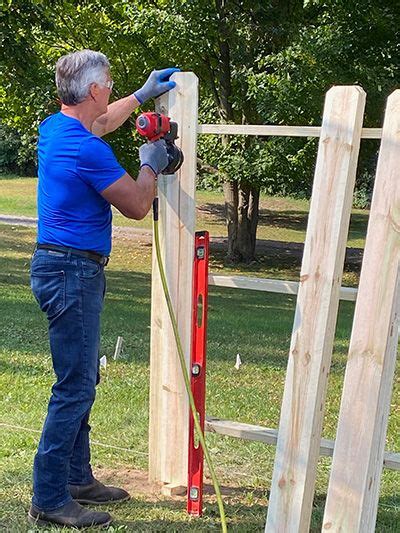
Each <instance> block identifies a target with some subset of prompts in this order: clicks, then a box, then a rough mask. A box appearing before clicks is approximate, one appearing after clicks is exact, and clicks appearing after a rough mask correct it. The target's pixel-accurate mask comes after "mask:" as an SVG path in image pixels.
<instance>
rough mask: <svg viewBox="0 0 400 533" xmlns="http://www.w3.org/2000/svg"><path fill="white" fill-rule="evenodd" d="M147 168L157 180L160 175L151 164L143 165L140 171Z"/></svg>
mask: <svg viewBox="0 0 400 533" xmlns="http://www.w3.org/2000/svg"><path fill="white" fill-rule="evenodd" d="M145 167H146V168H148V169H149V170H151V172H152V174H153V175H154V179H157V176H158V174H157V172H156V171H155V170H154V168H153V167H152V166H151V165H150V164H149V163H143V165H140V170H142V168H145Z"/></svg>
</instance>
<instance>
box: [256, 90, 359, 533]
mask: <svg viewBox="0 0 400 533" xmlns="http://www.w3.org/2000/svg"><path fill="white" fill-rule="evenodd" d="M364 106H365V93H364V91H363V90H362V89H361V88H360V87H356V86H348V87H333V88H332V89H330V90H329V91H328V93H327V95H326V99H325V108H324V115H323V121H322V129H321V135H320V139H319V149H318V156H317V163H316V170H315V177H314V183H313V190H312V197H311V205H310V214H309V220H308V227H307V234H306V241H305V246H304V253H303V260H302V267H301V274H300V285H299V292H298V297H297V305H296V312H295V318H294V325H293V332H292V339H291V344H290V351H289V359H288V367H287V373H286V380H285V388H284V394H283V402H282V407H281V417H280V424H279V432H278V441H277V448H276V455H275V464H274V470H273V477H272V484H271V497H270V501H269V507H268V515H267V522H266V527H265V530H266V531H267V532H285V533H286V532H293V533H301V532H306V531H307V532H308V531H309V526H310V519H311V510H312V501H313V495H314V488H315V477H316V467H317V461H318V457H319V448H320V443H321V432H322V421H323V414H324V403H325V395H326V387H327V375H328V372H329V367H330V362H331V357H332V347H333V340H334V332H335V325H336V318H337V310H338V303H339V293H340V286H341V279H342V273H343V266H344V258H345V249H346V240H347V233H348V228H349V221H350V212H351V205H352V197H353V189H354V182H355V174H356V167H357V159H358V152H359V145H360V137H361V128H362V122H363V113H364Z"/></svg>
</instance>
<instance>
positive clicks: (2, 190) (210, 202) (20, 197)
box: [0, 175, 368, 248]
mask: <svg viewBox="0 0 400 533" xmlns="http://www.w3.org/2000/svg"><path fill="white" fill-rule="evenodd" d="M36 185H37V180H36V179H35V178H16V177H15V176H12V175H3V176H2V178H1V179H0V214H9V215H24V216H32V217H33V216H36ZM308 209H309V202H308V201H307V200H297V199H293V198H279V197H271V196H266V195H262V196H261V201H260V220H259V224H258V231H257V238H258V239H266V240H274V241H285V242H304V238H305V232H306V228H307V217H308ZM367 222H368V212H367V211H364V210H361V209H354V210H353V212H352V220H351V225H350V232H349V239H348V246H350V247H352V248H360V247H363V246H364V237H365V233H366V225H367ZM114 224H115V225H116V226H128V227H129V226H131V227H132V226H134V227H139V228H147V229H150V228H151V215H148V216H147V217H146V218H144V219H143V220H141V221H132V220H128V219H126V218H125V217H123V216H122V215H121V214H119V213H118V211H115V213H114ZM197 226H198V229H203V230H207V231H209V232H210V235H212V236H226V226H225V218H224V200H223V195H222V193H218V192H212V191H198V192H197Z"/></svg>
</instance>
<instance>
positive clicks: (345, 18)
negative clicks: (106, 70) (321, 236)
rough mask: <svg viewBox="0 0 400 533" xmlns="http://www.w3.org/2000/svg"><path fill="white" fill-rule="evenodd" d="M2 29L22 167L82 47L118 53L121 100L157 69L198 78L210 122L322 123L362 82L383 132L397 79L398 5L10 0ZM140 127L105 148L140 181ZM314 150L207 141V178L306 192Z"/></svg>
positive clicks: (9, 119)
mask: <svg viewBox="0 0 400 533" xmlns="http://www.w3.org/2000/svg"><path fill="white" fill-rule="evenodd" d="M0 23H1V24H2V28H4V31H3V37H2V45H3V49H4V50H5V54H4V61H3V67H2V71H3V72H2V74H3V75H2V82H1V86H0V97H1V107H0V119H1V121H2V123H3V124H4V125H5V126H6V127H8V128H11V129H12V130H14V131H15V132H17V135H16V137H17V138H18V143H17V144H18V146H17V145H15V144H12V143H11V147H14V148H13V149H16V150H17V153H16V154H15V155H13V156H11V154H9V155H8V156H7V157H8V158H10V157H12V158H13V161H14V162H13V164H16V165H17V166H19V167H22V166H23V164H29V165H32V164H33V162H34V152H35V142H36V136H37V126H38V124H39V123H40V121H41V120H42V119H43V118H45V117H46V115H48V114H49V113H50V112H53V111H54V110H55V109H56V108H57V96H56V93H55V87H54V81H53V79H54V65H55V62H56V60H57V59H58V57H59V56H60V55H62V54H64V53H66V52H69V51H71V50H75V49H80V48H84V47H88V48H93V49H98V50H102V51H103V52H104V53H105V54H106V55H107V56H108V57H109V59H110V61H111V64H112V75H113V78H114V80H115V91H114V97H115V98H118V97H121V96H123V95H126V94H129V93H131V92H133V91H134V90H135V89H136V88H137V87H139V86H140V84H141V83H142V82H143V81H144V80H145V79H146V76H147V74H148V72H149V71H150V70H151V69H153V68H161V67H165V66H169V65H173V64H176V65H178V66H180V67H181V68H182V69H184V70H193V71H194V72H195V73H196V74H197V75H198V77H199V79H200V121H201V122H214V123H215V122H220V121H223V122H234V123H251V124H263V123H269V124H289V125H290V124H292V125H319V124H320V122H321V112H322V108H323V100H324V95H325V92H326V91H327V90H328V89H329V87H331V86H332V85H333V84H360V85H362V86H363V88H364V89H365V90H366V92H367V94H368V98H367V109H366V117H365V125H366V126H379V125H380V123H381V119H382V115H383V108H384V103H385V99H386V97H387V95H388V94H389V93H390V92H391V91H392V90H393V89H394V88H395V87H396V83H397V79H398V78H399V74H400V72H399V59H398V57H399V54H398V42H399V41H400V39H399V28H400V5H398V4H397V3H393V2H391V1H389V0H384V1H383V2H380V3H377V2H375V1H373V0H366V1H361V0H347V1H344V0H324V1H322V0H309V1H307V2H303V1H300V0H296V1H294V2H293V1H290V2H289V1H288V0H284V1H281V2H269V3H266V2H250V0H240V1H239V2H233V1H229V0H228V1H227V2H224V3H223V2H221V1H219V0H215V1H211V0H202V1H199V0H186V1H185V2H181V1H178V0H155V1H154V2H151V3H150V2H142V1H139V0H135V1H132V2H126V1H124V0H115V1H113V2H111V0H97V1H85V2H82V1H80V2H72V1H63V2H61V1H60V0H56V1H52V2H50V1H46V0H42V1H41V2H35V1H33V0H31V1H26V0H13V1H9V2H7V3H6V4H5V6H4V7H3V8H2V11H1V20H0ZM133 118H134V117H133ZM133 126H134V121H133V120H132V119H131V120H129V121H128V122H127V123H126V125H125V126H124V127H123V128H120V129H119V130H118V131H117V132H114V133H113V134H111V135H110V136H109V138H108V139H107V140H108V141H109V142H110V143H111V145H112V146H113V148H114V150H115V151H116V153H117V156H118V157H119V158H120V159H121V162H122V164H123V165H125V167H126V168H127V169H128V170H130V171H132V172H133V173H134V172H135V170H136V168H137V146H138V144H139V139H137V138H133V137H132V130H133ZM376 150H377V144H376V143H368V146H367V148H365V149H364V148H363V149H362V157H361V164H360V170H359V173H360V176H361V175H367V174H368V175H372V174H373V167H374V164H375V160H376ZM315 152H316V142H315V141H314V140H309V139H280V138H266V139H265V138H245V137H236V138H232V137H231V138H225V139H223V138H214V137H205V136H204V137H202V138H200V142H199V158H200V160H201V161H202V162H203V165H202V166H201V169H200V177H201V179H200V181H201V184H202V186H204V187H205V188H210V187H216V186H218V185H220V183H221V180H222V179H226V178H229V179H237V180H240V181H242V180H245V181H249V182H250V183H257V184H258V185H260V186H261V187H263V188H264V189H265V190H266V191H268V192H270V193H281V194H288V193H290V194H295V195H296V194H297V195H300V196H304V195H307V194H309V192H310V187H311V181H312V174H313V167H314V161H315ZM366 173H367V174H366ZM359 179H360V178H359Z"/></svg>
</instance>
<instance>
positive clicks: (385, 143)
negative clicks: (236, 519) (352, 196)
mask: <svg viewBox="0 0 400 533" xmlns="http://www.w3.org/2000/svg"><path fill="white" fill-rule="evenodd" d="M399 261H400V91H399V90H397V91H395V92H394V93H393V94H392V95H391V96H390V97H389V99H388V103H387V108H386V114H385V121H384V125H383V135H382V143H381V148H380V154H379V160H378V166H377V171H376V179H375V187H374V193H373V199H372V204H371V210H370V217H369V224H368V230H367V239H366V243H365V251H364V259H363V264H362V269H361V276H360V284H359V291H358V297H357V303H356V308H355V314H354V322H353V330H352V334H351V340H350V346H349V357H348V362H347V367H346V372H345V380H344V385H343V395H342V403H341V408H340V415H339V423H338V430H337V439H336V447H335V452H334V455H333V462H332V471H331V476H330V482H329V489H328V496H327V503H326V508H325V516H324V521H323V524H324V525H323V531H326V530H329V531H335V532H338V531H345V532H346V533H347V532H349V533H355V532H360V533H361V532H362V533H369V532H372V531H374V530H375V522H376V513H377V505H378V498H379V485H380V479H381V470H382V458H383V454H384V446H385V438H386V431H387V421H388V415H389V409H390V399H391V394H392V384H393V375H394V369H395V362H396V354H397V341H398V318H399V304H400V293H399Z"/></svg>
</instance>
